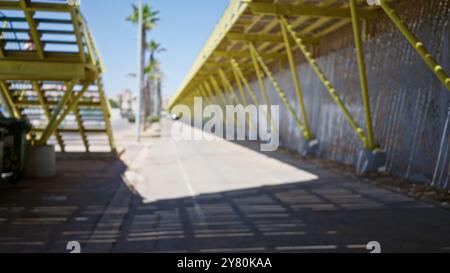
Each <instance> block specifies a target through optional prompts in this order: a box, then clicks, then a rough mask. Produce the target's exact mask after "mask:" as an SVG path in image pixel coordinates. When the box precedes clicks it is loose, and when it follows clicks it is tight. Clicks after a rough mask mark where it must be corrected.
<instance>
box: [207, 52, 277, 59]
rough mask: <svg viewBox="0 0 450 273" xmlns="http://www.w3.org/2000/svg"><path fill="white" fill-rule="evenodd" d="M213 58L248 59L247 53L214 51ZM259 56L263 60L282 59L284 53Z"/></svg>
mask: <svg viewBox="0 0 450 273" xmlns="http://www.w3.org/2000/svg"><path fill="white" fill-rule="evenodd" d="M213 55H214V56H215V57H228V58H237V59H239V58H249V54H248V52H247V51H215V52H214V53H213ZM261 56H262V57H263V58H265V59H270V58H282V57H285V54H284V53H262V54H261Z"/></svg>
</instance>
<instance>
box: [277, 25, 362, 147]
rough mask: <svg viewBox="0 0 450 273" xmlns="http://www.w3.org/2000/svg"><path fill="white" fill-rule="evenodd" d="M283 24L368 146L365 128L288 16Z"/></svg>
mask: <svg viewBox="0 0 450 273" xmlns="http://www.w3.org/2000/svg"><path fill="white" fill-rule="evenodd" d="M281 20H282V22H283V24H284V25H285V26H286V29H287V30H288V32H289V33H290V34H291V36H292V38H294V40H295V43H296V44H297V46H298V47H299V48H300V50H301V51H302V53H303V55H304V56H305V58H306V60H307V61H308V62H309V64H310V65H311V67H312V69H313V70H314V72H315V73H316V74H317V76H318V77H319V79H320V80H321V81H322V83H323V85H324V86H325V88H326V89H327V91H328V93H329V94H330V95H331V97H332V98H333V100H334V101H335V102H336V104H337V105H338V107H339V108H340V109H341V111H342V112H343V113H344V116H345V117H346V118H347V120H348V122H349V123H350V125H351V126H352V128H353V130H355V132H356V134H357V135H358V136H359V138H360V139H361V141H362V142H363V144H364V146H365V147H367V140H366V139H367V138H366V136H365V134H364V130H363V129H362V128H361V126H359V124H358V123H357V122H356V120H355V119H354V118H353V116H352V114H350V111H348V109H347V107H346V106H345V104H344V102H343V101H342V100H341V98H340V97H339V96H338V94H337V92H336V89H335V88H334V87H333V85H332V84H331V82H330V80H329V79H328V78H327V77H326V76H325V74H324V73H323V71H322V69H320V67H319V64H318V63H317V62H316V60H315V59H314V58H313V55H312V53H311V52H309V51H308V49H307V47H306V45H305V44H304V43H303V41H302V40H301V39H300V38H298V37H297V34H296V33H295V30H294V28H293V27H292V26H291V25H289V23H288V21H287V20H286V18H284V17H282V18H281Z"/></svg>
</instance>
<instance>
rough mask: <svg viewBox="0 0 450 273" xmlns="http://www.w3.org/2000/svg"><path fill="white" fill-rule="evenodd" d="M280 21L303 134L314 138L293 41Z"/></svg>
mask: <svg viewBox="0 0 450 273" xmlns="http://www.w3.org/2000/svg"><path fill="white" fill-rule="evenodd" d="M279 21H280V25H281V32H282V34H283V40H284V45H285V47H286V54H287V57H288V60H289V67H290V69H291V74H292V79H293V81H294V88H295V91H296V93H297V99H298V105H299V106H300V111H301V112H302V116H303V127H304V130H303V131H304V133H303V134H304V137H305V139H306V140H313V139H314V136H313V134H312V131H311V127H310V126H309V120H308V113H307V112H306V107H305V102H304V100H303V91H302V87H301V85H300V80H299V78H298V74H297V67H296V65H295V61H294V54H293V53H292V48H291V42H290V41H289V35H288V32H287V29H286V26H285V25H284V24H283V22H282V21H281V19H279Z"/></svg>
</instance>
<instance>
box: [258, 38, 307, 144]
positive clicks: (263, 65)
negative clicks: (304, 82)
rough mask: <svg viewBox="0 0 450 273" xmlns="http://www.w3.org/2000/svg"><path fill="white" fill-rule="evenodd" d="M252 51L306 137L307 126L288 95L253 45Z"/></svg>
mask: <svg viewBox="0 0 450 273" xmlns="http://www.w3.org/2000/svg"><path fill="white" fill-rule="evenodd" d="M250 50H251V51H252V52H253V55H254V56H255V58H256V60H257V61H258V62H259V64H260V65H261V68H262V69H263V70H264V72H265V73H266V75H267V77H268V78H269V79H270V81H271V82H272V84H273V86H274V88H275V90H276V91H277V93H278V95H279V96H280V98H281V101H282V102H283V103H284V105H285V106H286V108H287V109H288V111H289V112H290V113H291V115H292V117H293V118H294V119H295V122H296V123H297V125H298V127H299V128H300V130H301V131H302V133H303V134H304V135H306V132H305V126H304V125H303V123H302V121H301V120H300V118H299V117H298V116H297V113H295V111H294V109H293V108H292V106H291V104H290V103H289V100H288V98H287V97H286V93H285V92H284V91H283V89H281V86H280V84H279V83H278V82H277V81H276V80H275V77H274V76H273V74H272V72H271V71H270V70H269V67H268V66H267V65H266V64H265V62H264V60H263V59H262V57H261V55H260V54H259V53H258V51H257V50H256V48H255V47H254V45H253V44H251V45H250ZM305 138H306V137H305ZM308 140H309V139H308Z"/></svg>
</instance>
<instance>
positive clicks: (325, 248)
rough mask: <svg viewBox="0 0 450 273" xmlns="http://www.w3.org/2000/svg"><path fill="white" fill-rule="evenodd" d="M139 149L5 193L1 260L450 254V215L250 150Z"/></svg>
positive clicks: (154, 143) (195, 145)
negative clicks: (73, 247)
mask: <svg viewBox="0 0 450 273" xmlns="http://www.w3.org/2000/svg"><path fill="white" fill-rule="evenodd" d="M171 124H172V123H171V121H168V120H164V121H163V123H162V126H161V132H160V134H159V135H160V137H153V138H146V139H145V140H144V141H143V143H141V144H137V143H133V142H132V141H131V140H130V139H125V138H122V139H120V137H119V142H120V141H122V143H123V145H124V146H125V148H126V151H125V153H124V154H123V155H122V158H121V160H119V159H114V158H103V159H102V158H100V159H89V160H86V159H73V158H72V159H70V158H66V159H61V160H59V172H58V176H57V177H56V178H54V179H49V180H42V181H23V182H21V183H20V184H18V185H14V186H11V185H1V187H0V252H8V251H17V252H41V251H48V252H68V251H67V250H66V244H67V242H69V241H78V242H80V243H81V245H82V251H84V252H367V250H366V245H367V243H368V242H370V241H378V242H379V243H380V244H381V247H382V251H386V252H391V251H413V252H414V251H450V237H449V236H448V227H449V226H450V211H447V210H444V209H442V208H437V207H434V206H433V205H431V204H428V203H425V202H422V201H416V200H414V199H411V198H409V197H405V196H403V195H401V194H398V193H394V192H391V191H388V190H385V189H381V188H377V187H375V186H373V185H371V184H368V183H366V182H363V181H362V179H360V178H357V177H353V176H350V175H348V174H343V173H342V172H340V171H338V170H332V169H324V168H322V167H320V166H316V165H313V164H311V163H309V162H305V161H303V160H301V159H300V158H299V157H297V156H294V155H291V154H289V153H286V152H283V151H278V152H273V153H269V154H267V153H260V152H259V151H258V150H256V149H255V148H254V147H253V146H255V147H256V146H257V145H254V144H255V143H253V144H252V143H232V142H227V141H224V140H216V141H175V140H173V139H172V138H171V137H170V129H171Z"/></svg>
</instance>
